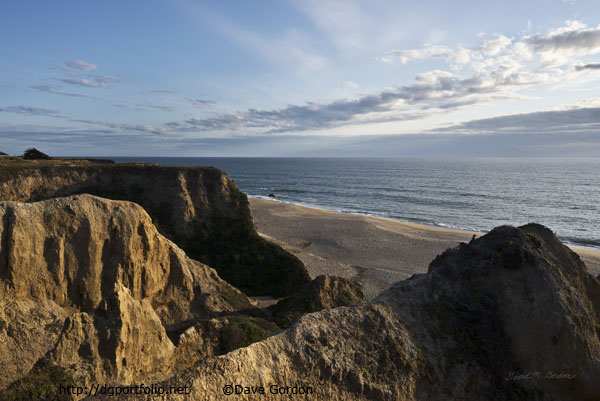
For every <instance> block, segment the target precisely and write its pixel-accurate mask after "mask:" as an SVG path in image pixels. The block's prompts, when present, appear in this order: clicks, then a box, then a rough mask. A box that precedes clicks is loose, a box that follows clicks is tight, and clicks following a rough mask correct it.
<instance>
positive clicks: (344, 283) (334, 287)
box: [268, 276, 366, 327]
mask: <svg viewBox="0 0 600 401" xmlns="http://www.w3.org/2000/svg"><path fill="white" fill-rule="evenodd" d="M363 302H366V298H365V296H364V294H363V293H362V291H361V290H360V288H359V287H358V286H357V285H356V284H354V283H353V282H351V281H350V280H347V279H345V278H342V277H335V276H319V277H317V278H315V279H314V280H313V281H312V282H310V283H309V284H308V285H306V286H304V288H302V289H300V290H299V291H298V292H297V293H296V294H294V295H292V296H291V297H288V298H285V299H282V300H281V301H279V302H278V303H276V304H275V305H272V306H270V307H269V308H268V311H269V312H270V313H271V314H272V316H273V319H274V321H275V322H276V323H277V324H278V325H279V326H280V327H287V326H289V325H290V324H291V323H293V322H294V321H295V320H296V319H298V318H299V317H300V316H302V315H304V314H305V313H310V312H317V311H320V310H323V309H331V308H337V307H338V306H348V305H356V304H360V303H363Z"/></svg>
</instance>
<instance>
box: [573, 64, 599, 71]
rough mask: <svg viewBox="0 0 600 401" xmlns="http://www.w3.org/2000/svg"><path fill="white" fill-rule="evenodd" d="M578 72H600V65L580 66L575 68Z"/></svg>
mask: <svg viewBox="0 0 600 401" xmlns="http://www.w3.org/2000/svg"><path fill="white" fill-rule="evenodd" d="M575 69H576V70H577V71H583V70H600V63H588V64H579V65H576V66H575Z"/></svg>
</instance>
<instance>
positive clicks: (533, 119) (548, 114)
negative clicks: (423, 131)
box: [432, 107, 600, 134]
mask: <svg viewBox="0 0 600 401" xmlns="http://www.w3.org/2000/svg"><path fill="white" fill-rule="evenodd" d="M432 132H450V133H459V134H490V133H493V134H499V133H504V134H506V133H523V134H549V133H564V134H568V133H572V134H575V133H594V134H600V107H572V108H568V109H564V110H550V111H540V112H535V113H524V114H512V115H505V116H499V117H493V118H485V119H479V120H472V121H468V122H464V123H461V124H457V125H452V126H450V127H444V128H438V129H434V130H432Z"/></svg>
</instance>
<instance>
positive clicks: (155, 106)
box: [136, 102, 175, 112]
mask: <svg viewBox="0 0 600 401" xmlns="http://www.w3.org/2000/svg"><path fill="white" fill-rule="evenodd" d="M136 106H139V107H142V108H147V109H148V108H149V109H156V110H162V111H168V112H172V111H175V108H174V107H172V106H166V105H161V104H154V103H149V102H144V103H136Z"/></svg>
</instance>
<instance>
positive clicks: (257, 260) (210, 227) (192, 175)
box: [0, 159, 310, 296]
mask: <svg viewBox="0 0 600 401" xmlns="http://www.w3.org/2000/svg"><path fill="white" fill-rule="evenodd" d="M83 193H88V194H92V195H96V196H100V197H103V198H107V199H113V200H127V201H131V202H135V203H137V204H139V205H141V206H142V207H143V208H144V209H145V210H146V212H148V214H149V215H150V217H151V219H152V223H153V224H154V225H155V226H156V227H157V228H158V230H159V231H160V232H161V233H162V234H163V235H165V236H166V237H167V238H169V239H170V240H172V241H173V242H175V243H176V244H177V245H178V246H179V247H181V248H182V249H183V250H184V251H185V252H186V253H187V254H188V255H189V256H190V257H192V258H194V259H196V260H199V261H201V262H203V263H206V264H207V265H209V266H211V267H214V268H215V269H216V270H217V271H218V273H219V275H220V276H221V277H222V278H223V279H224V280H226V281H227V282H229V283H231V284H232V285H234V286H236V287H237V288H239V289H241V290H242V291H244V292H246V293H247V294H251V295H272V296H289V295H292V294H293V293H294V292H295V291H296V289H297V288H298V286H299V285H300V286H302V285H306V284H308V283H309V282H310V278H309V275H308V273H307V271H306V269H305V267H304V265H303V264H302V263H301V262H300V261H299V260H298V259H297V258H296V257H295V256H293V255H291V254H290V253H288V252H286V251H284V250H283V249H282V248H280V247H279V246H277V245H275V244H272V243H270V242H268V241H266V240H265V239H263V238H262V237H260V236H259V235H258V234H257V232H256V228H255V226H254V223H253V220H252V216H251V213H250V209H249V206H248V199H247V197H246V195H245V194H244V193H242V192H241V191H240V190H239V189H238V187H237V185H236V184H235V182H234V181H232V180H231V179H229V177H227V175H226V174H225V173H224V172H222V171H221V170H218V169H216V168H213V167H165V166H158V165H154V164H144V163H129V164H117V163H100V162H96V161H94V160H75V159H64V160H43V161H24V160H3V161H0V201H5V200H10V201H18V202H35V201H40V200H44V199H50V198H55V197H62V196H68V195H75V194H83Z"/></svg>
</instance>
